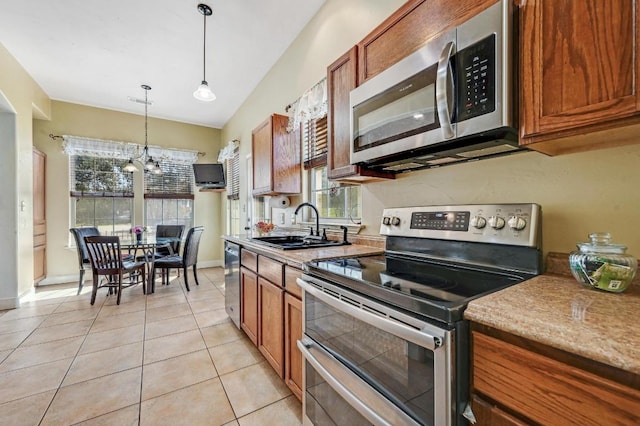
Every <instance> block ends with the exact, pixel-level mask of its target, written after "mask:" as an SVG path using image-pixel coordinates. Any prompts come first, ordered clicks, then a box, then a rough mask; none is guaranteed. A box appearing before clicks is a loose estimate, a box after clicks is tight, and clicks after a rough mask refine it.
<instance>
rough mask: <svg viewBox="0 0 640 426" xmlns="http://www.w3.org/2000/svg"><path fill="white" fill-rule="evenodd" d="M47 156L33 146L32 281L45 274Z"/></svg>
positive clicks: (40, 279)
mask: <svg viewBox="0 0 640 426" xmlns="http://www.w3.org/2000/svg"><path fill="white" fill-rule="evenodd" d="M46 162H47V156H46V155H45V154H44V153H43V152H41V151H39V150H37V149H36V148H33V282H34V284H37V283H39V282H40V281H42V280H43V279H44V278H45V277H46V275H47V233H46V231H47V214H46V213H47V212H46V197H45V171H46Z"/></svg>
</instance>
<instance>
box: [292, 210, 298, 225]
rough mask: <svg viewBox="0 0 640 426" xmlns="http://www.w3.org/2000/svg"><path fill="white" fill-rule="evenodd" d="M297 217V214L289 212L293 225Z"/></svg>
mask: <svg viewBox="0 0 640 426" xmlns="http://www.w3.org/2000/svg"><path fill="white" fill-rule="evenodd" d="M297 218H298V216H296V215H295V214H293V213H292V214H291V224H292V225H295V224H296V219H297Z"/></svg>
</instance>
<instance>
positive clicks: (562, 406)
mask: <svg viewBox="0 0 640 426" xmlns="http://www.w3.org/2000/svg"><path fill="white" fill-rule="evenodd" d="M473 327H474V326H473V325H472V328H473ZM480 327H482V326H480ZM480 329H481V330H483V332H480V331H478V328H476V329H475V330H473V331H472V346H473V350H472V353H473V355H472V370H473V373H472V393H473V395H474V398H473V405H474V406H473V411H474V414H475V415H476V419H477V420H478V422H477V423H476V425H477V426H478V425H479V426H481V425H520V424H542V425H554V426H555V425H632V424H634V425H636V424H640V390H638V389H637V381H636V380H637V379H636V378H634V376H635V375H634V374H632V373H628V372H621V371H620V370H617V369H613V367H609V366H603V365H602V364H600V363H597V362H595V361H590V360H586V359H584V358H581V357H578V356H577V355H572V354H568V353H566V352H562V351H559V350H557V349H554V348H550V347H547V346H544V345H541V344H539V343H535V342H531V341H528V340H526V339H522V338H518V337H516V336H512V335H508V334H507V333H504V332H498V333H495V334H493V333H492V334H491V335H488V334H486V333H485V332H484V331H486V330H484V329H482V328H480ZM594 343H595V342H594ZM613 370H615V371H613ZM620 373H622V374H620ZM619 379H620V380H621V381H618V380H619ZM634 384H635V385H634ZM488 401H491V402H490V403H489V402H488ZM476 410H477V411H476Z"/></svg>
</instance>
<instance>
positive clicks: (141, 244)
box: [120, 234, 180, 294]
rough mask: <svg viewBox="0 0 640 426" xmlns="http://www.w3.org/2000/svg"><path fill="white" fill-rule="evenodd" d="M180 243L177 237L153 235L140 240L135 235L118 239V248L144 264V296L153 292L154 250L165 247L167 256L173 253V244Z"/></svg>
mask: <svg viewBox="0 0 640 426" xmlns="http://www.w3.org/2000/svg"><path fill="white" fill-rule="evenodd" d="M177 241H180V238H178V237H156V236H155V235H153V234H151V235H144V234H143V235H142V236H141V237H140V238H137V237H136V234H131V236H125V237H121V238H120V248H121V249H123V250H127V253H128V254H130V255H132V256H133V258H134V259H135V260H143V261H144V262H145V264H146V270H147V287H146V291H145V293H146V294H151V293H153V292H154V287H155V286H154V285H153V284H154V283H153V281H154V279H155V277H154V276H153V269H154V268H153V267H154V263H155V260H156V249H158V248H160V247H166V248H168V249H169V255H172V254H174V253H173V248H172V246H173V244H172V243H175V242H177Z"/></svg>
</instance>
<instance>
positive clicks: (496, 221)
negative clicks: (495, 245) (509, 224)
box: [489, 216, 504, 229]
mask: <svg viewBox="0 0 640 426" xmlns="http://www.w3.org/2000/svg"><path fill="white" fill-rule="evenodd" d="M489 226H490V227H492V228H493V229H502V228H504V219H503V218H501V217H500V216H491V217H490V218H489Z"/></svg>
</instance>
